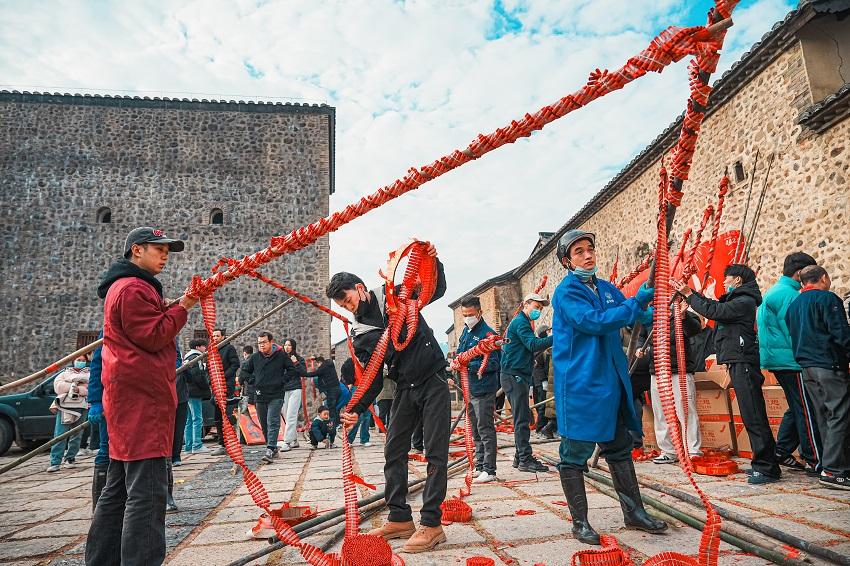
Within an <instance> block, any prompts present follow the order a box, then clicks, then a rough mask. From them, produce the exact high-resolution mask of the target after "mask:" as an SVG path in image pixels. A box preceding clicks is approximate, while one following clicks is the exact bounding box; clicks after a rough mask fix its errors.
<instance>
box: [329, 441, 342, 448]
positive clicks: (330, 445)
mask: <svg viewBox="0 0 850 566" xmlns="http://www.w3.org/2000/svg"><path fill="white" fill-rule="evenodd" d="M328 448H339V446H337V445H336V444H334V443H333V442H330V443H328Z"/></svg>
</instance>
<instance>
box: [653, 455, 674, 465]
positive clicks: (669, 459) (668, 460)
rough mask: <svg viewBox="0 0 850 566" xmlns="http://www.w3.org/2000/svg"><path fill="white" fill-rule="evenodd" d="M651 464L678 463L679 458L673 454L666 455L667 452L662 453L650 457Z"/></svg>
mask: <svg viewBox="0 0 850 566" xmlns="http://www.w3.org/2000/svg"><path fill="white" fill-rule="evenodd" d="M652 463H653V464H678V463H679V459H678V458H676V457H675V456H668V455H667V454H662V455H661V456H658V457H657V458H653V459H652Z"/></svg>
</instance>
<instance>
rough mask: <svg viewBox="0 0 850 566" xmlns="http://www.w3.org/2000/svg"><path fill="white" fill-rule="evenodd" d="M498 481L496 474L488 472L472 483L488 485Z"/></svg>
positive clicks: (482, 473)
mask: <svg viewBox="0 0 850 566" xmlns="http://www.w3.org/2000/svg"><path fill="white" fill-rule="evenodd" d="M494 479H496V474H489V473H487V472H481V475H479V476H478V477H477V478H475V479H474V480H472V483H488V482H491V481H493V480H494Z"/></svg>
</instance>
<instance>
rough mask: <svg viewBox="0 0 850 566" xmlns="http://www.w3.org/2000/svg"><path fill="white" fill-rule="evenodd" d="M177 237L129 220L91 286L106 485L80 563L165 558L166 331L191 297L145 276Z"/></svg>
mask: <svg viewBox="0 0 850 566" xmlns="http://www.w3.org/2000/svg"><path fill="white" fill-rule="evenodd" d="M180 251H183V242H182V241H180V240H173V239H171V238H168V237H166V236H165V234H164V233H163V232H162V231H161V230H155V229H153V228H147V227H145V228H136V229H135V230H133V231H132V232H130V234H129V235H128V236H127V241H126V242H125V244H124V257H123V258H121V259H119V260H118V261H116V262H115V263H114V264H112V266H111V267H110V268H109V269H108V270H107V272H106V275H104V277H103V279H102V280H101V283H100V286H99V287H98V290H97V294H98V296H99V297H101V298H104V299H106V301H105V303H104V306H103V351H102V356H103V377H102V380H103V412H104V415H105V417H106V422H107V426H108V429H109V456H110V458H111V460H110V463H109V469H108V472H107V480H106V487H104V489H103V493H102V494H101V496H100V499H99V500H98V502H97V508H96V510H95V513H94V516H93V517H92V524H91V527H90V528H89V534H88V540H87V543H86V564H87V565H97V566H102V565H109V564H115V565H118V564H121V565H122V566H136V565H139V566H141V565H145V566H151V565H155V564H161V563H162V561H163V560H164V559H165V504H166V497H167V495H168V466H169V462H168V459H169V457H170V456H171V444H172V441H173V433H174V415H175V410H176V407H177V393H176V390H175V385H174V381H175V373H176V372H175V363H176V360H177V348H176V344H175V342H174V338H175V336H177V333H178V332H179V331H180V329H181V328H183V326H184V325H185V324H186V317H187V311H188V310H189V309H190V308H191V307H192V306H194V305H195V304H196V303H197V302H198V299H196V298H190V297H185V296H184V297H181V298H180V300H178V301H176V302H170V303H166V302H165V301H164V300H163V298H162V284H161V283H160V282H159V281H157V279H156V278H155V277H154V276H155V275H158V274H159V273H160V272H161V271H162V270H163V268H164V267H165V264H166V263H167V262H168V252H180Z"/></svg>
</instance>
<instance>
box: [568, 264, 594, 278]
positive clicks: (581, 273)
mask: <svg viewBox="0 0 850 566" xmlns="http://www.w3.org/2000/svg"><path fill="white" fill-rule="evenodd" d="M598 269H599V266H598V265H596V266H594V267H593V269H585V268H583V267H576V268H575V269H573V273H575V274H576V277H578V278H579V279H581V280H582V281H590V278H591V277H593V276H594V275H596V271H597V270H598Z"/></svg>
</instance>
